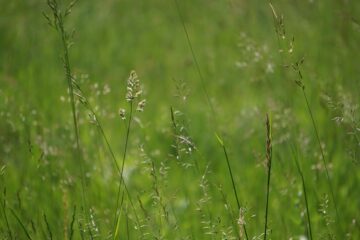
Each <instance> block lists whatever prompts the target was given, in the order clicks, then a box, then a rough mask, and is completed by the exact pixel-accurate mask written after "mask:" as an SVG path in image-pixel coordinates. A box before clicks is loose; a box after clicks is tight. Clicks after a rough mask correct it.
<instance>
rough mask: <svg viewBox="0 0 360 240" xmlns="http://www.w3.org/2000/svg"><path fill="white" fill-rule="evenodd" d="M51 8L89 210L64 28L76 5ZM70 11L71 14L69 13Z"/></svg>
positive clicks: (51, 0)
mask: <svg viewBox="0 0 360 240" xmlns="http://www.w3.org/2000/svg"><path fill="white" fill-rule="evenodd" d="M47 3H48V6H49V8H50V9H51V10H52V13H53V16H54V19H53V21H51V19H50V18H49V17H48V16H47V15H46V14H44V16H45V17H46V19H47V20H48V21H49V24H50V26H52V27H54V28H55V29H56V30H57V32H58V33H59V34H60V37H61V42H62V46H63V55H64V56H63V62H64V69H65V78H66V80H67V85H68V90H69V96H70V105H71V112H72V117H73V124H74V132H75V140H76V153H77V156H76V157H77V160H78V161H79V167H80V174H81V190H82V203H83V206H84V208H85V209H87V204H86V193H85V192H86V191H85V174H84V167H83V162H82V161H81V160H82V153H81V148H80V138H79V126H78V121H77V117H76V107H75V95H74V86H73V77H72V75H71V65H70V59H69V42H68V41H69V36H68V33H67V32H66V31H65V28H64V17H66V16H67V14H68V13H70V10H71V8H72V6H73V4H75V1H74V2H73V3H72V5H70V6H69V7H68V9H67V12H65V13H63V12H62V11H61V10H60V8H59V6H58V4H57V1H56V0H48V1H47ZM68 11H69V12H68Z"/></svg>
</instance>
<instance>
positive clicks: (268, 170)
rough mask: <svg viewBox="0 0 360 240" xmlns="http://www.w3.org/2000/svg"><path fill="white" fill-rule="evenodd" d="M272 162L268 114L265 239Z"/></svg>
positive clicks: (265, 236)
mask: <svg viewBox="0 0 360 240" xmlns="http://www.w3.org/2000/svg"><path fill="white" fill-rule="evenodd" d="M271 163H272V144H271V121H270V119H269V115H268V114H266V167H267V185H266V205H265V224H264V240H266V239H267V228H268V212H269V196H270V179H271Z"/></svg>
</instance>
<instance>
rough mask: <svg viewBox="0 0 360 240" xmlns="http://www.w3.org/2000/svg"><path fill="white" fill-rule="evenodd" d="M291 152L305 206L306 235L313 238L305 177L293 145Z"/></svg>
mask: <svg viewBox="0 0 360 240" xmlns="http://www.w3.org/2000/svg"><path fill="white" fill-rule="evenodd" d="M291 149H292V152H293V156H294V161H295V164H296V169H297V171H298V173H299V175H300V177H301V183H302V189H303V192H304V200H305V206H306V216H307V228H308V237H309V239H310V240H312V239H313V235H312V228H311V217H310V211H309V202H308V198H307V190H306V184H305V178H304V174H303V171H302V170H301V166H300V162H299V159H298V154H297V152H295V150H294V147H293V148H291Z"/></svg>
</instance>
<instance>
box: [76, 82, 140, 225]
mask: <svg viewBox="0 0 360 240" xmlns="http://www.w3.org/2000/svg"><path fill="white" fill-rule="evenodd" d="M73 83H74V87H75V90H76V91H74V95H76V96H77V97H78V98H79V101H80V102H81V104H82V105H83V106H84V107H85V108H86V109H87V110H88V111H89V112H90V117H91V120H92V122H93V123H94V124H95V125H96V127H97V128H98V129H99V132H100V135H101V136H102V138H103V139H104V141H105V145H106V147H107V149H108V151H109V153H110V155H111V158H112V160H113V163H114V165H115V168H116V170H117V173H118V174H119V187H118V192H117V198H116V211H115V217H114V232H116V229H115V226H117V222H118V218H119V217H120V216H118V214H117V213H118V210H119V208H121V207H122V202H123V201H122V202H121V204H120V205H119V200H120V192H121V189H122V185H124V189H125V192H126V194H127V196H128V199H129V202H130V205H131V207H132V209H133V211H134V215H135V218H136V221H138V218H137V214H136V210H135V206H134V204H133V201H132V199H131V195H130V192H129V189H128V187H127V186H126V183H125V182H124V179H123V173H124V166H125V159H126V156H127V149H128V142H129V137H130V128H131V122H132V115H133V102H132V101H131V102H130V103H129V105H130V114H129V121H128V125H127V127H126V129H127V130H126V137H125V146H124V154H123V159H122V165H121V168H120V166H119V164H118V160H117V158H116V156H115V153H114V151H113V148H112V147H111V145H110V142H109V140H108V137H107V135H106V133H105V131H104V128H103V125H102V124H101V121H100V119H99V117H98V115H97V113H96V112H95V110H94V107H93V106H92V105H91V103H90V101H89V100H88V98H87V97H86V95H85V93H84V92H83V91H82V89H81V87H80V86H79V85H78V84H77V83H76V81H75V79H74V81H73Z"/></svg>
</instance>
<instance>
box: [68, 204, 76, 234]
mask: <svg viewBox="0 0 360 240" xmlns="http://www.w3.org/2000/svg"><path fill="white" fill-rule="evenodd" d="M75 216H76V205H75V206H74V211H73V215H72V220H71V224H70V235H69V240H72V238H73V235H74V223H75Z"/></svg>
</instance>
